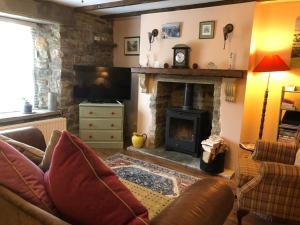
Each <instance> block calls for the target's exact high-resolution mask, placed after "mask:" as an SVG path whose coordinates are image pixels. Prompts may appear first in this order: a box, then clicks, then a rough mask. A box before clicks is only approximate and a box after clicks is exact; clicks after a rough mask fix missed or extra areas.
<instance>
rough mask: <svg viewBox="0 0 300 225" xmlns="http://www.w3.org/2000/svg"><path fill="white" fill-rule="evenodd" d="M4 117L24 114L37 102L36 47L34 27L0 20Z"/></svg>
mask: <svg viewBox="0 0 300 225" xmlns="http://www.w3.org/2000/svg"><path fill="white" fill-rule="evenodd" d="M0 31H1V35H0V113H3V112H13V111H21V109H22V105H23V104H22V102H23V99H24V98H25V99H26V100H28V101H29V102H30V103H31V104H33V101H34V75H33V71H34V46H33V38H32V32H31V27H30V26H26V25H21V24H16V23H12V22H6V21H1V20H0Z"/></svg>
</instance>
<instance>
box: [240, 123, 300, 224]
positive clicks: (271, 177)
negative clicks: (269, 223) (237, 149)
mask: <svg viewBox="0 0 300 225" xmlns="http://www.w3.org/2000/svg"><path fill="white" fill-rule="evenodd" d="M299 141H300V127H299V129H298V132H297V136H296V141H295V143H283V142H266V141H261V140H259V141H257V143H256V148H255V151H254V153H253V155H252V159H250V158H249V159H242V160H241V162H240V171H239V174H238V186H239V188H238V192H237V197H238V209H237V218H238V224H241V223H242V217H243V216H245V215H246V214H247V213H248V212H249V211H251V212H255V213H258V214H263V215H269V216H272V217H276V218H280V219H284V220H291V221H297V222H300V217H299V215H300V204H299V201H300V167H297V166H294V162H295V157H296V153H297V150H298V149H299V147H300V146H299ZM245 168H246V169H245Z"/></svg>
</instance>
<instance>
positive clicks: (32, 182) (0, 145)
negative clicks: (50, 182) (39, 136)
mask: <svg viewBox="0 0 300 225" xmlns="http://www.w3.org/2000/svg"><path fill="white" fill-rule="evenodd" d="M0 171H1V172H0V184H1V185H3V186H5V187H7V188H8V189H10V190H11V191H13V192H15V193H16V194H18V195H19V196H20V197H22V198H24V199H25V200H27V201H29V202H30V203H32V204H34V205H36V206H38V207H40V208H41V209H44V210H46V211H48V212H50V213H52V214H55V207H54V205H53V203H52V201H51V199H50V197H49V196H48V194H47V191H46V188H45V185H44V173H43V171H41V170H40V168H39V167H38V166H36V165H35V164H33V163H32V162H31V161H30V160H29V159H27V158H26V157H25V156H23V155H22V154H21V153H20V152H19V151H17V150H16V149H15V148H14V147H12V146H11V145H9V144H8V143H6V142H4V141H0Z"/></svg>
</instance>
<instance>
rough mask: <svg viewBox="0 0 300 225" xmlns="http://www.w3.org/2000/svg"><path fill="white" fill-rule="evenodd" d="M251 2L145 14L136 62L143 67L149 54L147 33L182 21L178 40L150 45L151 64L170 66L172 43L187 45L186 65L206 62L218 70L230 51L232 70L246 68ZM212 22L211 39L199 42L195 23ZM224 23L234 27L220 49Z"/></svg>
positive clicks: (223, 65) (226, 66)
mask: <svg viewBox="0 0 300 225" xmlns="http://www.w3.org/2000/svg"><path fill="white" fill-rule="evenodd" d="M254 6H255V3H254V2H252V3H243V4H233V5H226V6H217V7H209V8H200V9H191V10H181V11H175V12H163V13H156V14H145V15H142V16H141V55H140V63H141V64H142V65H144V64H145V62H146V60H147V54H148V53H149V44H148V32H151V31H152V29H154V28H157V29H159V30H161V27H162V25H163V24H165V23H171V22H182V26H181V29H182V31H181V34H182V35H181V37H180V38H174V39H161V38H160V37H159V38H158V39H157V40H156V41H155V42H154V44H153V47H152V51H151V55H152V57H151V58H152V61H153V60H158V61H160V62H161V65H163V63H165V62H167V63H169V64H170V65H171V64H172V60H173V58H172V55H173V50H172V47H173V46H174V45H176V44H179V43H181V44H187V45H189V46H190V47H191V48H192V50H191V54H190V65H192V64H193V63H198V65H199V66H200V67H201V68H207V63H208V62H210V61H212V62H214V63H215V64H216V65H217V66H218V68H224V69H227V68H228V57H229V54H230V52H233V53H235V55H236V59H237V60H236V63H235V67H236V69H248V59H249V45H250V41H251V28H252V22H253V13H254ZM209 20H215V21H216V30H215V38H214V39H199V38H198V37H199V22H201V21H209ZM227 23H232V24H233V25H234V26H235V30H234V32H233V35H232V38H231V40H230V41H229V42H227V46H226V50H223V44H224V41H223V27H224V26H225V25H226V24H227Z"/></svg>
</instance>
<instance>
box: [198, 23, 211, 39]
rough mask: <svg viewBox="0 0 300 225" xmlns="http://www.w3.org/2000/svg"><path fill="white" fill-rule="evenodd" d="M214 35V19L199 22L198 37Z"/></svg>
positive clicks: (204, 37) (207, 37)
mask: <svg viewBox="0 0 300 225" xmlns="http://www.w3.org/2000/svg"><path fill="white" fill-rule="evenodd" d="M214 36H215V21H203V22H200V29H199V39H213V38H214Z"/></svg>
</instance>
